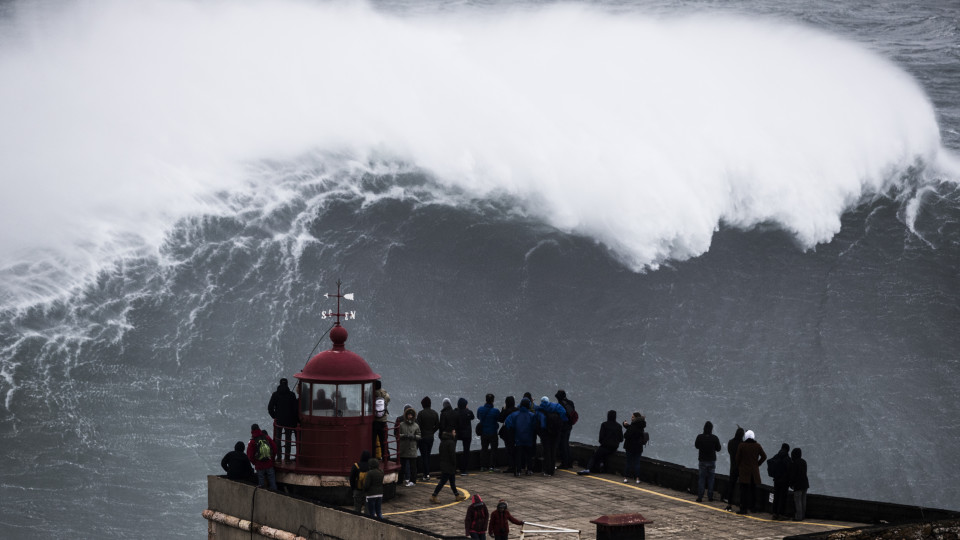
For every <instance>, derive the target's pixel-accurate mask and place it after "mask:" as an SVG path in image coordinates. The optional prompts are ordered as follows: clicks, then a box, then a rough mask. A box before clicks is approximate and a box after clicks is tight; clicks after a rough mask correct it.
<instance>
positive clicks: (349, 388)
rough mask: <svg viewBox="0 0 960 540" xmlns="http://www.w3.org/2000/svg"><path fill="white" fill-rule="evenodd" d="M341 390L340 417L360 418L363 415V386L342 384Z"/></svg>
mask: <svg viewBox="0 0 960 540" xmlns="http://www.w3.org/2000/svg"><path fill="white" fill-rule="evenodd" d="M339 390H340V399H339V400H338V401H339V404H338V410H339V413H340V414H339V416H360V415H361V414H363V409H362V405H363V385H362V384H341V385H340V386H339Z"/></svg>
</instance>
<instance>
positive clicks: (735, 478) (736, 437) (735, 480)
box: [723, 426, 743, 512]
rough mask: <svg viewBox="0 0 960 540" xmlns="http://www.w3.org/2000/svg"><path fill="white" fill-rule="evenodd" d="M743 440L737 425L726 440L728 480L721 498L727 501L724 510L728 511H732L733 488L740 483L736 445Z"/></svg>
mask: <svg viewBox="0 0 960 540" xmlns="http://www.w3.org/2000/svg"><path fill="white" fill-rule="evenodd" d="M742 440H743V428H742V427H740V426H737V432H736V433H734V434H733V438H732V439H730V440H729V441H727V454H729V455H730V481H729V482H727V490H726V491H725V492H724V494H723V498H724V499H726V501H727V507H726V508H724V510H726V511H728V512H732V511H733V488H735V487H736V486H737V484H739V483H740V480H739V478H740V469H739V468H738V467H737V447H738V446H740V441H742Z"/></svg>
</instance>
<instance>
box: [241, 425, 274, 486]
mask: <svg viewBox="0 0 960 540" xmlns="http://www.w3.org/2000/svg"><path fill="white" fill-rule="evenodd" d="M276 457H277V445H276V444H275V443H274V442H273V439H271V438H270V436H269V435H267V433H266V432H265V431H263V430H261V429H260V425H259V424H253V425H252V426H250V442H248V443H247V459H249V460H250V463H253V468H254V469H256V471H257V484H258V485H259V486H260V487H263V486H264V484H266V483H267V482H268V481H269V483H270V489H271V490H273V491H276V490H277V473H276V471H274V470H273V460H274V459H275V458H276Z"/></svg>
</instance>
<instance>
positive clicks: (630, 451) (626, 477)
mask: <svg viewBox="0 0 960 540" xmlns="http://www.w3.org/2000/svg"><path fill="white" fill-rule="evenodd" d="M623 427H625V428H627V431H626V433H624V434H623V449H624V451H626V453H627V463H626V465H625V466H624V468H623V483H624V484H626V483H627V482H629V481H630V479H631V478H633V479H635V480H636V482H637V483H638V484H639V483H640V456H642V455H643V445H644V443H645V442H646V441H645V440H644V431H643V430H644V429H646V427H647V418H646V417H645V416H643V415H642V414H640V412H639V411H638V412H635V413H633V416H631V417H630V422H629V423H627V422H626V421H624V422H623Z"/></svg>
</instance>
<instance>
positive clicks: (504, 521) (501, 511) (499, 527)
mask: <svg viewBox="0 0 960 540" xmlns="http://www.w3.org/2000/svg"><path fill="white" fill-rule="evenodd" d="M511 523H513V524H514V525H523V522H522V521H520V520H519V519H517V518H515V517H513V515H512V514H511V513H510V510H507V501H505V500H503V499H500V502H498V503H497V509H496V510H494V511H493V513H492V514H490V529H489V531H488V532H489V533H490V534H491V535H493V538H494V539H495V540H507V537H508V536H510V524H511Z"/></svg>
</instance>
